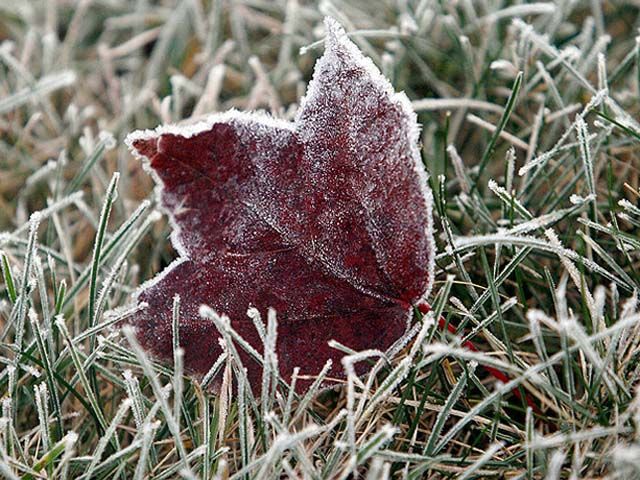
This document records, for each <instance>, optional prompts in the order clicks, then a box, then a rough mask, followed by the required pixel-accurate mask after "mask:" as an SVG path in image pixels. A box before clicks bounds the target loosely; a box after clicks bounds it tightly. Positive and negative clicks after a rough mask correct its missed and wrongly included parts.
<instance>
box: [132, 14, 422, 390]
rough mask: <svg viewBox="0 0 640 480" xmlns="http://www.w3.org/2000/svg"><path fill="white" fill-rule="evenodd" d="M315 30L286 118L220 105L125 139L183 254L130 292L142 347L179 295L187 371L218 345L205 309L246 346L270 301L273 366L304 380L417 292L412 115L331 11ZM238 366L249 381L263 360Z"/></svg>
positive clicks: (384, 323)
mask: <svg viewBox="0 0 640 480" xmlns="http://www.w3.org/2000/svg"><path fill="white" fill-rule="evenodd" d="M326 28H327V37H326V50H325V54H324V56H323V57H322V58H321V59H319V60H318V62H317V64H316V68H315V73H314V76H313V80H312V81H311V83H310V85H309V89H308V92H307V95H306V97H305V98H304V99H303V100H302V103H301V106H300V109H299V112H298V115H297V117H296V120H295V122H294V123H289V122H284V121H280V120H275V119H273V118H270V117H267V116H265V115H260V114H245V113H239V112H228V113H226V114H222V115H213V116H211V117H210V118H208V119H207V121H205V122H201V123H198V124H195V125H192V126H161V127H159V128H157V129H156V130H155V131H142V132H135V133H133V134H131V135H130V136H129V137H128V139H127V140H128V144H129V145H130V146H131V147H132V149H133V151H134V153H136V154H137V155H138V156H141V157H145V158H146V159H148V165H150V167H151V172H152V174H153V175H154V178H155V180H156V182H157V183H158V186H159V192H160V197H161V202H162V206H163V207H164V209H165V211H166V213H167V214H168V215H169V218H170V219H171V221H172V226H173V229H174V231H173V235H172V241H173V244H174V246H175V247H176V248H177V250H178V252H179V254H180V258H179V259H178V260H177V261H176V262H174V263H173V264H172V265H171V266H170V267H168V268H167V269H166V270H165V271H164V272H162V273H161V274H160V275H159V276H158V277H156V278H155V279H153V280H152V281H151V282H149V283H147V284H145V285H143V287H142V288H141V290H140V291H139V294H138V296H137V300H138V301H139V302H146V303H147V304H148V307H147V308H146V309H145V310H143V311H142V312H141V313H139V314H138V315H137V317H135V318H134V319H133V324H134V325H135V326H136V327H137V335H138V338H139V340H140V342H141V343H142V345H143V346H144V347H145V348H146V349H148V350H149V351H150V352H151V353H152V354H153V355H155V356H156V357H159V358H161V359H166V360H170V359H171V358H172V327H171V307H172V299H173V297H174V295H175V294H179V295H180V297H181V303H182V307H181V321H180V343H181V345H182V346H183V347H184V349H185V365H186V367H187V369H188V370H189V371H190V372H191V373H194V374H204V373H206V372H207V371H208V370H209V368H210V367H211V365H212V364H213V362H214V361H215V360H216V359H217V358H218V356H219V355H220V353H221V349H220V346H219V343H218V338H219V336H220V335H219V333H218V331H217V330H216V328H215V326H214V325H213V324H212V323H211V322H210V320H205V319H203V318H201V317H200V316H199V314H198V310H199V307H200V305H202V304H206V305H209V306H210V307H212V308H213V309H214V310H216V311H217V312H219V313H220V314H224V315H226V316H228V317H229V319H230V321H231V325H232V327H233V328H234V329H235V330H236V331H237V332H238V333H240V335H242V336H243V337H244V338H245V339H246V340H247V341H248V342H249V343H250V344H251V345H252V346H253V347H254V348H255V349H256V350H258V351H262V348H263V347H262V343H261V341H260V337H259V335H258V333H257V331H256V330H255V328H254V325H253V323H252V321H251V320H250V318H249V317H248V316H247V309H248V308H249V307H256V308H257V309H258V310H260V311H262V312H264V311H266V309H267V308H268V307H273V308H274V309H275V310H276V311H277V314H278V342H277V352H278V356H279V366H280V370H281V373H282V375H283V377H284V378H285V379H289V378H290V376H291V373H292V370H293V368H294V367H296V366H298V367H300V369H301V373H302V374H304V375H316V374H317V373H318V372H319V371H320V370H321V368H322V367H323V365H324V364H325V362H326V361H327V359H329V358H331V359H333V369H332V371H331V376H332V377H341V376H343V375H342V368H341V365H340V361H339V360H340V358H341V357H342V355H343V354H342V352H340V351H338V350H336V349H332V348H330V347H329V346H328V344H327V342H328V341H329V340H331V339H334V340H337V341H338V342H340V343H342V344H344V345H346V346H348V347H350V348H352V349H354V350H362V349H370V348H376V349H381V350H384V349H386V348H388V347H389V346H390V345H392V344H393V343H394V342H395V341H396V340H398V339H399V338H400V337H401V336H402V335H403V334H404V333H405V331H406V328H407V324H408V320H409V319H410V317H411V314H412V306H413V305H417V304H418V302H419V301H420V300H421V299H423V298H424V297H425V296H426V295H427V293H428V291H429V289H430V286H431V280H432V275H433V256H434V247H433V241H432V217H431V194H430V192H429V190H428V187H427V181H426V176H425V173H424V169H423V166H422V162H421V160H420V155H419V152H418V133H419V129H418V125H417V123H416V117H415V114H414V113H413V111H412V110H411V106H410V103H409V101H408V100H407V98H406V96H405V95H404V94H401V93H400V94H398V93H395V92H394V91H393V89H392V87H391V85H390V84H389V83H388V82H387V81H386V80H385V79H384V77H383V76H382V75H381V74H380V72H379V71H378V70H377V69H376V67H375V66H374V65H373V63H372V62H371V60H369V59H368V58H365V57H364V56H363V55H362V53H361V52H360V51H359V50H358V49H357V47H356V46H355V45H354V44H353V43H352V42H351V41H350V40H349V39H348V38H347V36H346V35H345V33H344V31H343V30H342V28H341V27H340V26H339V25H338V24H337V23H336V22H335V21H333V20H331V19H328V20H327V21H326ZM243 362H244V364H245V366H246V367H247V369H248V375H249V379H250V381H251V383H252V385H253V386H258V388H259V383H260V380H259V379H260V376H261V369H260V366H259V365H258V363H257V362H255V361H253V360H251V359H249V357H248V356H245V357H243ZM308 384H309V382H300V383H299V384H298V385H299V386H300V389H303V388H304V387H305V385H308Z"/></svg>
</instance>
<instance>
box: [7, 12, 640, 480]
mask: <svg viewBox="0 0 640 480" xmlns="http://www.w3.org/2000/svg"><path fill="white" fill-rule="evenodd" d="M639 13H640V12H639V7H638V5H637V2H632V1H622V0H620V1H606V2H587V1H577V2H555V3H551V2H548V3H547V2H538V3H522V4H508V3H505V2H497V1H487V2H470V1H461V2H435V1H418V0H415V1H414V0H409V1H402V2H400V1H398V2H391V1H382V0H367V1H364V0H350V1H347V2H337V1H335V2H331V1H322V2H319V3H315V2H311V1H309V2H306V1H301V0H300V1H296V0H286V1H285V0H276V1H266V0H238V1H221V0H206V1H200V0H183V1H178V0H176V1H168V0H167V1H156V2H151V1H149V0H137V1H128V0H110V1H106V0H89V1H85V0H80V1H78V2H56V1H53V0H48V1H46V0H34V1H32V2H9V1H6V2H0V40H2V43H1V45H0V131H1V132H2V134H1V135H0V231H2V232H3V233H0V250H1V251H2V253H1V255H0V260H1V261H0V265H1V266H2V277H3V281H2V282H1V283H0V342H1V344H0V394H1V396H2V398H1V411H0V414H1V417H0V475H2V476H3V477H5V478H8V479H14V478H31V479H38V478H154V479H162V478H176V477H182V478H220V479H222V478H233V479H241V478H242V479H245V478H246V479H248V478H278V477H292V478H297V477H301V478H314V479H316V478H317V479H319V478H354V477H355V476H359V477H362V478H371V479H377V478H408V479H417V478H454V477H456V478H457V477H459V478H487V477H496V478H549V479H559V478H602V477H607V478H620V479H623V478H624V479H626V478H638V477H640V438H639V436H638V419H639V418H640V393H639V391H638V389H637V384H638V380H639V378H640V363H639V360H640V358H639V357H640V312H639V311H638V287H639V286H640V276H639V274H640V264H639V262H638V260H639V259H640V237H639V236H638V231H639V230H638V229H639V228H640V207H638V200H639V197H640V192H639V188H640V175H639V168H640V162H639V158H640V157H639V153H640V148H639V146H640V143H639V139H640V124H639V123H638V120H637V119H638V118H640V102H638V98H639V96H640V48H639V44H640V43H639V41H638V37H637V35H638V27H639V26H640V15H639ZM326 14H328V15H332V16H334V17H335V18H336V19H337V20H339V21H340V22H341V23H342V24H343V25H344V26H345V27H346V28H347V30H348V31H350V32H351V35H352V38H353V39H354V41H355V42H356V43H357V44H358V45H359V47H360V48H361V49H362V50H363V51H364V52H365V53H366V54H367V55H369V56H371V57H372V58H373V60H374V61H375V62H376V64H377V65H378V66H380V68H381V70H382V71H383V72H384V73H385V75H386V76H387V77H388V78H390V79H391V80H392V82H393V84H394V85H395V87H396V89H398V90H404V91H406V92H407V94H408V96H409V98H410V99H411V100H412V101H413V102H414V108H415V109H416V111H417V112H418V114H419V119H420V122H421V123H422V125H423V135H422V146H421V148H422V154H423V158H424V162H425V166H426V168H427V169H428V170H429V172H430V173H431V178H430V181H431V186H432V188H433V191H434V195H435V200H436V209H435V210H436V225H437V235H436V236H437V244H438V256H437V267H436V274H437V277H436V285H435V288H434V293H433V298H431V299H430V303H431V304H432V305H433V307H434V310H433V312H432V313H430V314H427V315H425V316H424V317H422V316H421V315H420V314H419V313H416V318H415V328H414V329H413V330H412V332H411V335H410V336H409V338H408V339H406V342H405V343H404V344H403V345H400V346H399V347H398V348H397V349H395V350H394V351H392V352H390V355H389V362H386V361H385V359H380V358H378V357H371V358H369V357H367V356H366V354H358V353H355V352H351V353H350V354H349V355H348V356H347V357H346V358H345V362H344V365H345V368H346V369H347V371H350V369H352V365H353V363H354V362H356V361H360V360H362V359H363V358H364V359H368V360H369V361H370V362H371V363H372V365H373V369H372V373H371V374H370V375H368V376H365V377H364V378H361V379H358V378H356V377H355V376H354V375H349V376H348V379H347V381H346V382H345V386H344V387H343V388H339V389H335V390H332V391H328V392H321V393H318V392H317V391H316V390H317V388H312V389H311V391H310V392H309V393H308V394H307V395H304V396H302V397H300V396H297V395H295V394H293V393H292V390H291V389H290V388H289V387H288V386H287V385H282V384H280V382H279V377H278V375H277V369H275V368H274V365H275V359H274V358H273V355H272V353H273V352H272V351H270V350H269V349H268V348H267V352H266V353H265V354H264V358H265V365H266V368H265V372H266V373H265V378H264V383H263V385H266V386H268V387H269V388H268V389H263V391H264V392H266V393H265V394H263V395H261V396H260V397H259V398H256V397H254V395H253V394H252V393H251V391H250V389H249V388H248V385H247V383H246V381H245V380H244V378H243V375H242V374H241V373H239V372H241V370H239V369H238V366H239V365H238V362H239V359H238V355H237V348H242V344H241V342H239V339H238V338H237V334H236V333H235V332H233V331H232V330H231V329H229V327H228V325H227V324H225V322H224V319H222V318H220V317H218V316H217V315H216V314H215V312H212V311H210V310H207V309H205V310H204V311H203V314H204V315H205V316H207V317H208V318H211V320H212V321H214V322H216V323H217V324H218V325H219V328H220V329H221V331H222V332H223V333H224V335H223V337H224V339H225V341H226V342H227V345H228V348H227V356H226V357H224V358H221V360H220V362H219V363H218V364H216V365H215V369H214V371H212V372H211V373H212V374H214V373H216V372H218V373H220V374H221V375H223V378H224V379H225V383H224V386H223V388H222V391H221V392H220V394H219V395H217V396H212V395H209V394H208V393H206V388H203V385H201V384H200V383H198V382H197V381H194V380H191V379H189V378H186V377H184V378H183V376H182V374H181V372H182V367H181V365H182V364H181V359H182V357H181V355H182V353H181V351H180V349H176V358H175V360H176V362H175V368H172V367H170V366H166V365H159V364H156V363H155V362H153V361H152V360H151V359H149V358H147V357H146V355H145V354H144V352H143V351H142V350H141V348H140V347H139V346H138V344H137V342H136V340H135V337H134V336H133V334H132V332H131V331H129V330H127V329H124V330H120V329H118V328H115V324H116V323H117V322H118V321H120V320H122V319H123V318H125V317H126V316H127V315H128V314H129V313H130V308H131V307H130V302H129V300H130V294H131V292H132V291H133V289H134V288H135V286H136V285H138V284H139V283H141V282H142V281H144V280H145V279H147V278H149V277H150V276H152V275H153V274H154V273H155V272H158V271H159V270H161V269H162V268H163V267H164V266H166V265H167V264H168V263H169V262H170V261H171V260H172V259H173V258H174V256H175V253H174V252H173V251H172V250H171V247H170V245H169V242H168V234H169V233H170V228H169V226H168V225H167V222H166V219H165V218H163V217H162V216H161V215H159V213H158V212H157V211H156V205H155V203H154V202H155V200H154V199H153V198H154V197H153V196H151V195H150V190H151V187H152V185H151V181H150V179H149V178H148V176H147V175H146V174H145V173H144V172H143V171H142V170H141V166H140V164H139V162H137V161H135V160H134V159H133V158H132V156H131V155H130V154H129V153H128V152H127V149H126V147H125V146H124V144H123V139H124V136H125V135H126V134H127V133H128V132H129V131H131V130H133V129H136V128H145V127H151V126H155V125H156V124H158V123H166V122H174V121H178V120H181V119H184V118H188V117H190V116H192V115H194V114H195V115H200V114H202V113H206V112H209V111H218V110H219V111H224V110H227V109H229V108H232V107H235V108H238V109H257V108H262V109H266V110H268V111H270V112H272V113H273V114H274V115H276V116H278V117H284V118H289V119H290V118H292V117H293V115H294V114H295V108H296V104H297V102H298V101H299V98H300V96H301V94H302V93H303V92H304V87H305V84H306V82H307V81H308V80H309V77H310V73H311V69H312V67H313V62H314V59H315V58H316V57H317V56H318V55H319V54H320V53H321V50H322V47H321V42H319V41H320V40H321V38H322V31H321V24H322V18H323V16H324V15H326ZM177 301H178V302H179V299H178V300H177ZM176 311H177V309H176ZM105 312H110V313H105ZM260 314H261V315H262V319H261V318H260V316H259V315H260ZM440 314H442V315H443V316H444V318H445V320H446V322H449V323H451V324H454V325H457V326H458V327H459V328H460V332H461V333H460V334H459V335H456V336H454V335H451V334H448V333H446V332H445V331H444V330H440V329H438V328H437V327H436V325H437V322H436V321H435V319H437V318H438V317H439V315H440ZM252 315H254V317H255V321H256V323H257V324H258V325H262V327H261V328H262V331H263V333H264V335H265V343H266V344H267V345H272V344H273V342H274V341H275V340H274V338H275V337H274V335H275V328H276V324H275V322H276V318H275V317H274V316H273V314H271V313H268V312H266V311H265V312H253V313H252ZM467 339H472V340H473V341H474V342H475V343H476V344H477V345H478V346H479V351H470V350H468V349H466V348H463V347H462V342H463V341H464V340H467ZM253 353H254V355H255V356H258V357H260V358H262V356H263V352H253ZM485 367H494V368H498V369H500V370H502V371H504V372H506V373H508V375H509V381H508V382H507V383H501V382H496V381H495V379H494V378H493V377H491V376H489V375H488V374H487V373H486V369H485ZM234 376H235V378H236V381H235V382H232V381H231V379H232V378H233V377H234ZM210 378H211V377H209V378H208V379H205V382H206V381H208V380H209V379H210ZM514 389H519V391H521V392H523V393H526V394H527V395H528V396H529V397H530V398H531V399H533V401H534V403H535V405H536V406H537V407H536V408H535V409H532V408H530V407H528V406H527V404H526V403H525V402H524V401H523V400H521V399H519V398H518V397H517V396H516V395H514V393H513V392H514Z"/></svg>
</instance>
